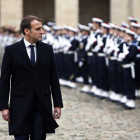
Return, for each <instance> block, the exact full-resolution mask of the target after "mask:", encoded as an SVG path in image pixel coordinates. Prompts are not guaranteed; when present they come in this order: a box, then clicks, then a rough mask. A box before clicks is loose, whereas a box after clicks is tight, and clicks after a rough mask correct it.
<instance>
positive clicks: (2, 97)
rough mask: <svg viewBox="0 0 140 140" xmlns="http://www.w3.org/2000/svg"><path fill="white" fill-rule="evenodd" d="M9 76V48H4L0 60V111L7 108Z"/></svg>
mask: <svg viewBox="0 0 140 140" xmlns="http://www.w3.org/2000/svg"><path fill="white" fill-rule="evenodd" d="M10 76H11V59H10V53H9V48H8V47H6V48H5V53H4V56H3V60H2V70H1V79H0V111H1V110H3V109H8V108H9V107H8V100H9V90H10Z"/></svg>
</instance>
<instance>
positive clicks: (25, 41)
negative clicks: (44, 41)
mask: <svg viewBox="0 0 140 140" xmlns="http://www.w3.org/2000/svg"><path fill="white" fill-rule="evenodd" d="M24 43H25V47H26V48H27V47H29V45H34V46H35V47H36V43H34V44H31V43H29V42H28V41H27V40H26V39H25V38H24Z"/></svg>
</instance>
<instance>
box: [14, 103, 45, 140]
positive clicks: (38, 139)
mask: <svg viewBox="0 0 140 140" xmlns="http://www.w3.org/2000/svg"><path fill="white" fill-rule="evenodd" d="M34 110H35V111H34V124H33V133H32V134H30V135H29V134H27V135H14V137H15V140H29V138H30V140H45V139H46V131H45V125H44V122H43V116H42V112H41V110H40V108H39V106H38V105H35V106H34Z"/></svg>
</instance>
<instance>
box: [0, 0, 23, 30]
mask: <svg viewBox="0 0 140 140" xmlns="http://www.w3.org/2000/svg"><path fill="white" fill-rule="evenodd" d="M22 16H23V1H22V0H1V25H2V26H3V25H12V26H15V27H17V28H19V25H20V21H21V19H22Z"/></svg>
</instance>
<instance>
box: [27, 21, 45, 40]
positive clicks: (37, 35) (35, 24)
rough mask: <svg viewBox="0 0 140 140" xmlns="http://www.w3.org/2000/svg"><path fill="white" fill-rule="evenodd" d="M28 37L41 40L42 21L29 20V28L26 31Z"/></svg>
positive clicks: (42, 32)
mask: <svg viewBox="0 0 140 140" xmlns="http://www.w3.org/2000/svg"><path fill="white" fill-rule="evenodd" d="M26 34H27V35H28V37H29V38H30V39H32V40H33V41H35V42H36V41H42V34H44V31H43V28H42V22H40V21H37V20H33V21H32V22H31V29H30V30H28V32H26Z"/></svg>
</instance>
